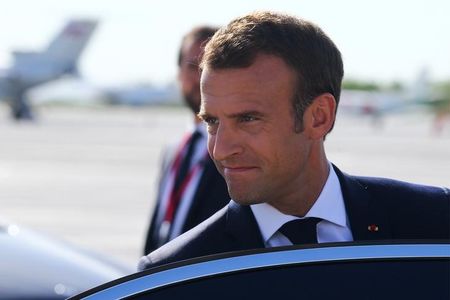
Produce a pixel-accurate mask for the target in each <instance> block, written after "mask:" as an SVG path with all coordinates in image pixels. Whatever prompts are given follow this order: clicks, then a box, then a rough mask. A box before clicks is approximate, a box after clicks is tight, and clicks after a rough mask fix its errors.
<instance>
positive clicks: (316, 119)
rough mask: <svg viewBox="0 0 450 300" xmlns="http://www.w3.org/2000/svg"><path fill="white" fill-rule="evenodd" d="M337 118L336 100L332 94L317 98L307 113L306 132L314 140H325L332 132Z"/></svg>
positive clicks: (305, 118) (305, 119)
mask: <svg viewBox="0 0 450 300" xmlns="http://www.w3.org/2000/svg"><path fill="white" fill-rule="evenodd" d="M335 118H336V100H335V99H334V96H333V95H331V94H330V93H324V94H321V95H319V96H317V97H316V98H315V99H314V100H313V102H312V103H311V105H310V106H309V107H308V109H307V110H306V111H305V116H304V121H305V130H306V131H307V132H308V136H309V137H310V138H311V139H313V140H317V139H323V138H324V137H325V136H326V135H327V133H328V132H329V131H330V130H331V128H332V127H333V124H334V120H335Z"/></svg>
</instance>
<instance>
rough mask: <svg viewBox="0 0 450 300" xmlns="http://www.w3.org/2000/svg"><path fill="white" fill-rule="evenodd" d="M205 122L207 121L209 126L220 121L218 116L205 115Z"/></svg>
mask: <svg viewBox="0 0 450 300" xmlns="http://www.w3.org/2000/svg"><path fill="white" fill-rule="evenodd" d="M203 122H205V123H206V124H208V126H212V125H215V124H217V123H218V122H219V121H218V120H217V118H213V117H204V118H203Z"/></svg>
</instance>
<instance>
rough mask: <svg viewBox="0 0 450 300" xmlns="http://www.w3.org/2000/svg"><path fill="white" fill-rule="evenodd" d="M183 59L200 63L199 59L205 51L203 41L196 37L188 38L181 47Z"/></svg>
mask: <svg viewBox="0 0 450 300" xmlns="http://www.w3.org/2000/svg"><path fill="white" fill-rule="evenodd" d="M181 50H182V51H181V59H182V60H183V61H189V62H193V61H194V62H195V63H198V62H199V61H198V59H199V58H200V56H201V54H202V53H203V48H202V42H201V41H197V40H195V39H189V40H187V41H186V42H185V43H184V44H183V47H182V49H181Z"/></svg>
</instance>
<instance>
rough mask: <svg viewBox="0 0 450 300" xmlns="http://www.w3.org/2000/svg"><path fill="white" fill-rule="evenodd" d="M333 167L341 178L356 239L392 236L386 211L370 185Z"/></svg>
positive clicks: (381, 238) (351, 227)
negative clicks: (373, 193)
mask: <svg viewBox="0 0 450 300" xmlns="http://www.w3.org/2000/svg"><path fill="white" fill-rule="evenodd" d="M333 168H334V170H335V172H336V174H337V176H338V178H339V182H340V185H341V189H342V194H343V197H344V202H345V208H346V211H347V216H348V219H349V222H350V229H351V231H352V234H353V239H354V240H355V241H362V240H384V239H390V238H391V237H392V233H391V228H390V225H389V222H388V218H387V216H386V211H385V210H384V209H383V208H382V207H380V205H378V203H379V202H378V201H376V199H374V198H373V197H372V196H371V193H370V185H368V184H366V183H363V182H362V181H360V180H358V178H357V177H353V176H350V175H347V174H345V173H342V172H341V171H340V170H339V169H338V168H337V167H336V166H334V165H333Z"/></svg>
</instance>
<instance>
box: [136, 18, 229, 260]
mask: <svg viewBox="0 0 450 300" xmlns="http://www.w3.org/2000/svg"><path fill="white" fill-rule="evenodd" d="M216 30H217V28H212V27H208V26H202V27H197V28H194V29H192V30H191V31H190V32H189V33H187V34H186V35H185V36H184V38H183V40H182V43H181V47H180V51H179V56H178V67H179V73H178V79H179V82H180V88H181V94H182V95H183V98H184V100H185V103H186V105H187V106H188V107H189V108H190V109H191V111H192V113H193V119H194V120H193V121H194V126H193V128H192V130H190V131H189V132H188V133H187V134H186V135H185V137H184V139H183V140H182V141H181V142H180V144H179V145H177V146H176V147H172V148H170V149H168V150H167V151H166V152H165V155H164V159H163V164H162V168H161V174H160V181H159V186H158V196H157V199H156V207H155V210H154V212H153V217H152V221H151V223H150V226H149V230H148V233H147V238H146V243H145V249H144V254H147V253H150V252H151V251H153V250H155V249H156V248H158V247H159V246H161V245H163V244H164V243H166V242H167V241H169V240H171V239H173V238H175V237H176V236H178V235H180V234H181V233H183V232H185V231H187V230H189V229H191V228H192V227H194V226H195V225H197V224H199V223H200V222H202V221H204V220H205V219H207V218H208V217H210V216H211V215H212V214H214V213H215V212H216V211H218V210H219V209H221V208H222V207H224V206H225V205H226V204H227V203H228V202H229V201H230V197H229V195H228V192H227V186H226V183H225V181H224V179H223V177H222V176H221V175H220V174H219V173H218V172H217V169H216V168H215V166H214V163H213V162H212V160H211V158H210V157H209V155H208V154H207V148H206V139H207V133H206V129H205V125H204V124H202V122H201V121H200V119H199V118H198V117H197V114H198V112H199V110H200V72H199V69H198V64H199V59H200V58H201V55H202V54H203V48H204V44H205V42H206V41H207V40H208V39H209V38H211V36H212V35H213V34H214V32H215V31H216Z"/></svg>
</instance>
